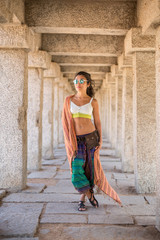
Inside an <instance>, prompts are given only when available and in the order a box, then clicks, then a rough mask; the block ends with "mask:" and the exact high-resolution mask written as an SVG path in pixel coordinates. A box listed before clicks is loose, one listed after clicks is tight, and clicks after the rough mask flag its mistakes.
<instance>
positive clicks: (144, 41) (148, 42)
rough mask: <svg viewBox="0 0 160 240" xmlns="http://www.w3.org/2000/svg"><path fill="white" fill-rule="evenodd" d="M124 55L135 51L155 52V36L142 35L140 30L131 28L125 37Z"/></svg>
mask: <svg viewBox="0 0 160 240" xmlns="http://www.w3.org/2000/svg"><path fill="white" fill-rule="evenodd" d="M124 46H125V55H128V54H131V53H133V52H136V51H154V50H155V36H152V35H147V36H145V35H142V29H141V28H140V27H139V28H132V29H130V30H129V31H128V32H127V34H126V37H125V41H124Z"/></svg>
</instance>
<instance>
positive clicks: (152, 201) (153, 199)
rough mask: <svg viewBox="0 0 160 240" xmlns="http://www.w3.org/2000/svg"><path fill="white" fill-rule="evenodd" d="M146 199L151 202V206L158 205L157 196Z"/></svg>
mask: <svg viewBox="0 0 160 240" xmlns="http://www.w3.org/2000/svg"><path fill="white" fill-rule="evenodd" d="M145 198H146V200H147V201H148V202H149V204H152V205H156V202H157V198H156V196H148V195H145Z"/></svg>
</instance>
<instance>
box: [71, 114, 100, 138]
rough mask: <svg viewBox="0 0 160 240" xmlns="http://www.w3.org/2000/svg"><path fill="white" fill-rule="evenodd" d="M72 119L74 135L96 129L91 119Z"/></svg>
mask: <svg viewBox="0 0 160 240" xmlns="http://www.w3.org/2000/svg"><path fill="white" fill-rule="evenodd" d="M73 121H74V127H75V132H76V135H83V134H87V133H90V132H93V131H94V130H96V128H95V126H94V124H93V123H92V121H91V119H88V118H81V117H78V118H73Z"/></svg>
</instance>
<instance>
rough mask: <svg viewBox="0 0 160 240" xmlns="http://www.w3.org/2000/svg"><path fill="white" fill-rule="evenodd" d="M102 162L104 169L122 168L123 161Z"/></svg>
mask: <svg viewBox="0 0 160 240" xmlns="http://www.w3.org/2000/svg"><path fill="white" fill-rule="evenodd" d="M101 164H102V167H103V169H104V170H108V171H113V170H121V162H102V163H101Z"/></svg>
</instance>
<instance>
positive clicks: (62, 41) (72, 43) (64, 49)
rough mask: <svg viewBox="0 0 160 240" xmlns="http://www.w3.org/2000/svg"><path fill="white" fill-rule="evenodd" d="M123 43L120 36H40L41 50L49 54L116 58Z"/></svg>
mask: <svg viewBox="0 0 160 240" xmlns="http://www.w3.org/2000/svg"><path fill="white" fill-rule="evenodd" d="M123 43H124V37H122V36H119V37H118V36H99V35H74V34H70V35H68V34H53V35H52V34H42V49H43V50H44V51H48V52H50V54H55V53H59V54H60V55H62V53H63V54H65V55H68V54H73V53H74V54H75V53H76V54H79V53H81V54H87V55H88V53H90V54H97V55H100V54H102V56H105V55H106V56H117V55H120V54H121V53H122V52H123Z"/></svg>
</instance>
